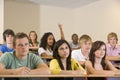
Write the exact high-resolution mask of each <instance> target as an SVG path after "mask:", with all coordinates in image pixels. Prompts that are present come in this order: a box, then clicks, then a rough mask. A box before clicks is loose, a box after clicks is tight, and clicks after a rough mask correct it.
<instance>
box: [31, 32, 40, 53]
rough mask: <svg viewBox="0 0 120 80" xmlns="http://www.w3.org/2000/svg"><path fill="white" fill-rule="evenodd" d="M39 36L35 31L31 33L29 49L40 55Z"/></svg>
mask: <svg viewBox="0 0 120 80" xmlns="http://www.w3.org/2000/svg"><path fill="white" fill-rule="evenodd" d="M37 39H38V36H37V33H36V32H35V31H30V33H29V46H30V48H29V50H30V51H32V52H33V53H35V54H37V55H38V48H39V42H38V41H37Z"/></svg>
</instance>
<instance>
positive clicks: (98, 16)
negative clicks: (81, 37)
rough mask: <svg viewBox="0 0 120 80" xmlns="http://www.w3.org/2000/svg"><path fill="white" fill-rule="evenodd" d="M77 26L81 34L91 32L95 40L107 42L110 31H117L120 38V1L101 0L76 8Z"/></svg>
mask: <svg viewBox="0 0 120 80" xmlns="http://www.w3.org/2000/svg"><path fill="white" fill-rule="evenodd" d="M75 28H77V29H76V31H77V32H79V34H89V35H90V36H91V37H92V38H93V41H95V40H103V41H105V42H107V35H108V33H110V32H116V33H117V34H118V37H119V40H120V30H119V29H120V2H116V0H100V1H98V2H95V3H92V4H89V5H86V6H83V7H80V8H78V9H76V10H75ZM78 29H79V30H78Z"/></svg>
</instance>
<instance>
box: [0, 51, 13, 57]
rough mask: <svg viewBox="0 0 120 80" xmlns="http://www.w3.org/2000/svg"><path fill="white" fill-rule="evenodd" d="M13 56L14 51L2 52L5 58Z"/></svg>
mask: <svg viewBox="0 0 120 80" xmlns="http://www.w3.org/2000/svg"><path fill="white" fill-rule="evenodd" d="M13 56H14V55H13V52H6V53H4V54H2V56H1V58H5V57H10V58H12V57H13Z"/></svg>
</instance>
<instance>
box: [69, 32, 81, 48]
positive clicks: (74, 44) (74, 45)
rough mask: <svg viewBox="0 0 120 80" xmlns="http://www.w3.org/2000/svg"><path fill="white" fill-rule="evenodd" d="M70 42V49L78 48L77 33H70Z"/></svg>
mask: <svg viewBox="0 0 120 80" xmlns="http://www.w3.org/2000/svg"><path fill="white" fill-rule="evenodd" d="M71 39H72V42H70V43H69V44H70V47H71V48H72V50H76V49H79V48H80V45H79V42H78V35H77V34H76V33H74V34H72V36H71Z"/></svg>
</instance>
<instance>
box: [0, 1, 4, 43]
mask: <svg viewBox="0 0 120 80" xmlns="http://www.w3.org/2000/svg"><path fill="white" fill-rule="evenodd" d="M3 10H4V0H0V44H2V43H3V37H2V33H3V28H4V27H3V26H4V19H3V18H4V11H3Z"/></svg>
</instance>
